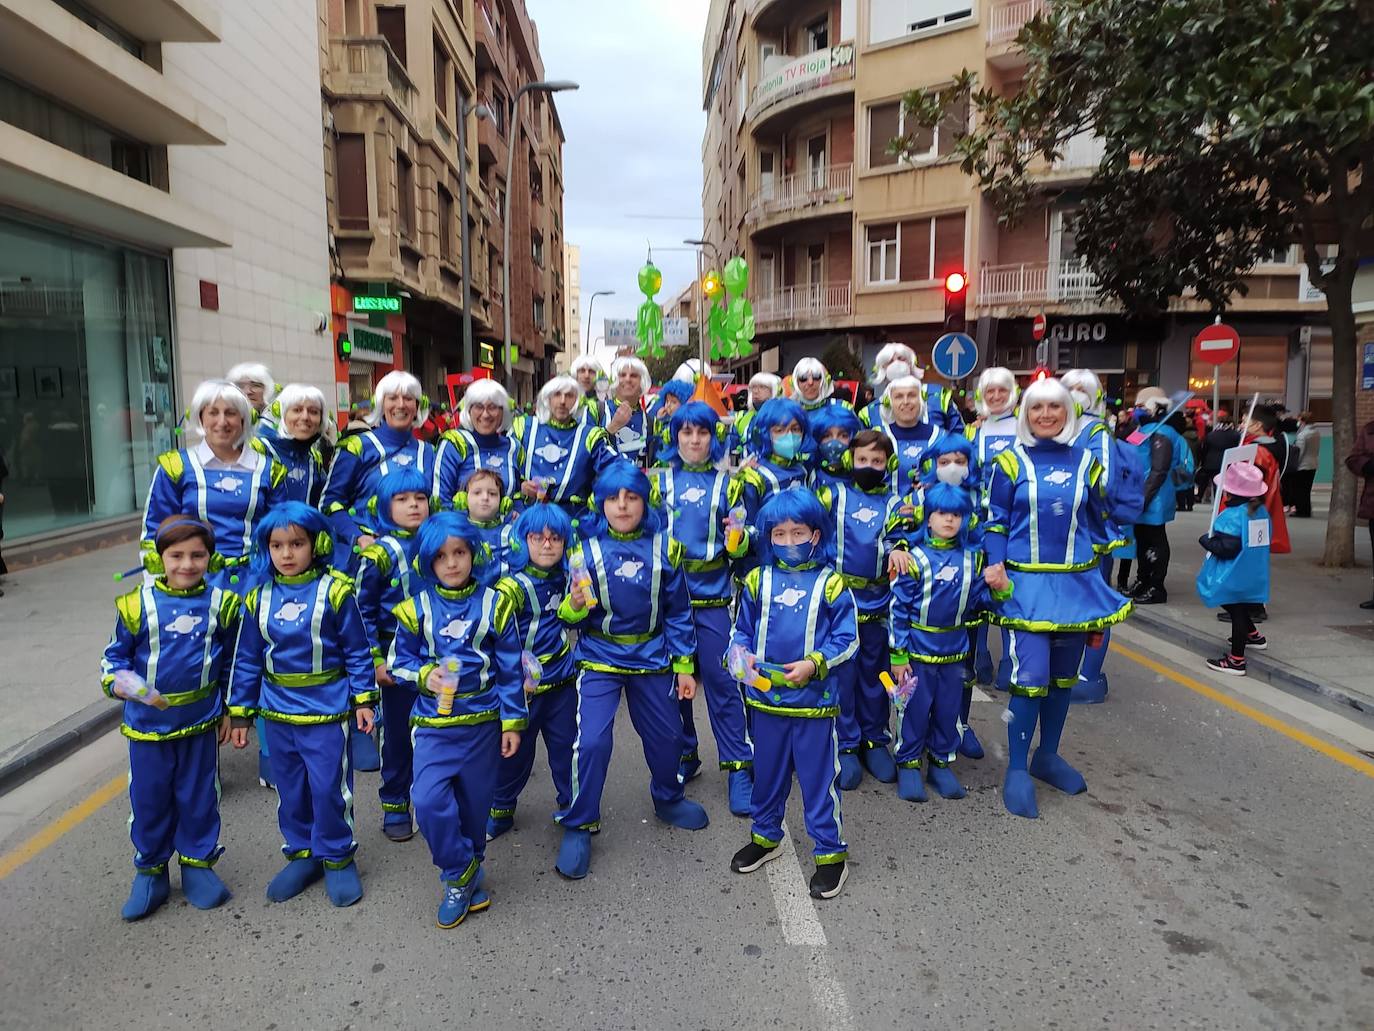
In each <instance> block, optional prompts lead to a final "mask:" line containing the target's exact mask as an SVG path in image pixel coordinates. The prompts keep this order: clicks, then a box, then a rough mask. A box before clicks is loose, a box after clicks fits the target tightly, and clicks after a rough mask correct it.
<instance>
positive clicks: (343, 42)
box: [328, 36, 416, 121]
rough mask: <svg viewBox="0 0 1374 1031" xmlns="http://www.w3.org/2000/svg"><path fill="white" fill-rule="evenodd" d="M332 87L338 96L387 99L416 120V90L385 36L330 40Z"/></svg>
mask: <svg viewBox="0 0 1374 1031" xmlns="http://www.w3.org/2000/svg"><path fill="white" fill-rule="evenodd" d="M329 72H330V75H329V83H328V85H329V88H330V90H332V91H333V92H334V93H335V94H340V95H345V96H347V95H353V96H373V97H386V98H387V99H389V100H391V101H392V103H394V104H395V105H396V107H397V109H399V110H400V112H401V114H403V115H404V116H405V117H406V118H407V119H410V120H411V121H414V120H415V109H416V90H415V86H414V84H413V83H412V82H411V81H410V76H409V75H407V74H406V70H405V69H404V68H402V67H401V63H400V62H399V61H397V60H396V58H395V56H394V55H393V54H392V53H391V47H389V46H388V45H387V42H386V40H385V39H383V38H382V37H381V36H350V37H348V38H345V39H331V40H330V41H329Z"/></svg>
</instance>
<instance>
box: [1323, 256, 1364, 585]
mask: <svg viewBox="0 0 1374 1031" xmlns="http://www.w3.org/2000/svg"><path fill="white" fill-rule="evenodd" d="M1342 250H1344V248H1342ZM1344 264H1345V263H1344V262H1339V263H1338V265H1337V267H1336V268H1335V269H1333V270H1332V271H1331V273H1330V274H1329V275H1328V276H1327V277H1326V279H1327V282H1326V286H1325V290H1326V308H1327V316H1328V318H1330V320H1331V363H1332V364H1331V445H1332V447H1331V455H1332V462H1331V466H1332V473H1331V511H1330V513H1329V514H1328V515H1327V517H1326V548H1325V550H1324V551H1323V552H1322V565H1324V566H1353V565H1354V564H1355V490H1356V487H1357V486H1358V483H1357V481H1356V479H1355V477H1354V476H1353V475H1352V474H1351V472H1350V470H1348V469H1347V468H1346V467H1345V456H1346V455H1348V454H1350V452H1351V450H1352V449H1353V448H1354V446H1355V428H1356V427H1355V389H1356V388H1355V348H1356V344H1355V313H1354V311H1353V310H1352V307H1351V292H1352V288H1353V286H1354V278H1355V263H1354V262H1353V261H1352V262H1350V267H1349V269H1348V270H1347V269H1346V268H1344V267H1342V266H1343V265H1344Z"/></svg>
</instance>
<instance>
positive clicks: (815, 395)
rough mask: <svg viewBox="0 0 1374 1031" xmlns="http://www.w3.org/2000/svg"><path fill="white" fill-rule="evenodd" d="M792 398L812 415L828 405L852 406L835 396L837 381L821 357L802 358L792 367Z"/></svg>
mask: <svg viewBox="0 0 1374 1031" xmlns="http://www.w3.org/2000/svg"><path fill="white" fill-rule="evenodd" d="M792 400H793V401H795V402H797V404H799V405H801V406H802V411H804V412H806V413H807V415H810V414H811V413H812V412H818V411H820V410H821V409H822V408H824V407H825V406H826V405H845V406H846V407H852V406H851V405H849V403H848V402H847V401H845V400H843V399H842V398H838V397H836V396H835V381H834V379H832V378H831V376H830V372H829V370H827V369H826V367H825V366H824V365H822V364H821V360H820V359H819V358H802V359H800V360H798V362H797V364H796V365H794V366H793V367H792Z"/></svg>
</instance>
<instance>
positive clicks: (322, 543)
mask: <svg viewBox="0 0 1374 1031" xmlns="http://www.w3.org/2000/svg"><path fill="white" fill-rule="evenodd" d="M288 526H299V527H300V528H301V529H302V530H303V531H305V535H306V536H307V537H308V538H310V544H311V547H312V548H313V549H314V551H315V565H317V566H319V567H320V568H321V569H323V568H325V567H327V566H328V565H329V556H330V554H331V553H332V552H333V550H334V536H333V532H332V530H331V529H330V526H329V520H327V519H325V517H324V516H322V515H321V514H320V511H319V509H316V508H311V507H310V506H309V505H307V504H305V503H304V502H302V501H283V502H282V503H281V504H279V505H273V506H272V507H271V508H270V509H268V510H267V514H266V515H265V516H263V517H262V519H261V520H260V521H259V522H258V527H257V529H256V530H254V531H253V555H252V558H251V559H250V560H249V564H248V570H249V574H250V576H251V578H252V580H253V582H254V583H255V584H264V583H266V582H267V581H268V580H270V579H272V574H273V572H274V568H273V566H272V549H271V548H270V547H269V546H268V545H269V542H270V541H271V540H272V533H273V531H275V530H285V529H286V528H287V527H288Z"/></svg>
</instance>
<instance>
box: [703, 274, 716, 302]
mask: <svg viewBox="0 0 1374 1031" xmlns="http://www.w3.org/2000/svg"><path fill="white" fill-rule="evenodd" d="M701 292H702V293H704V294H705V295H706V296H707V297H711V298H714V297H715V296H716V294H718V293H720V277H719V276H718V275H716V274H715V273H714V272H708V273H706V275H704V276H702V277H701Z"/></svg>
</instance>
